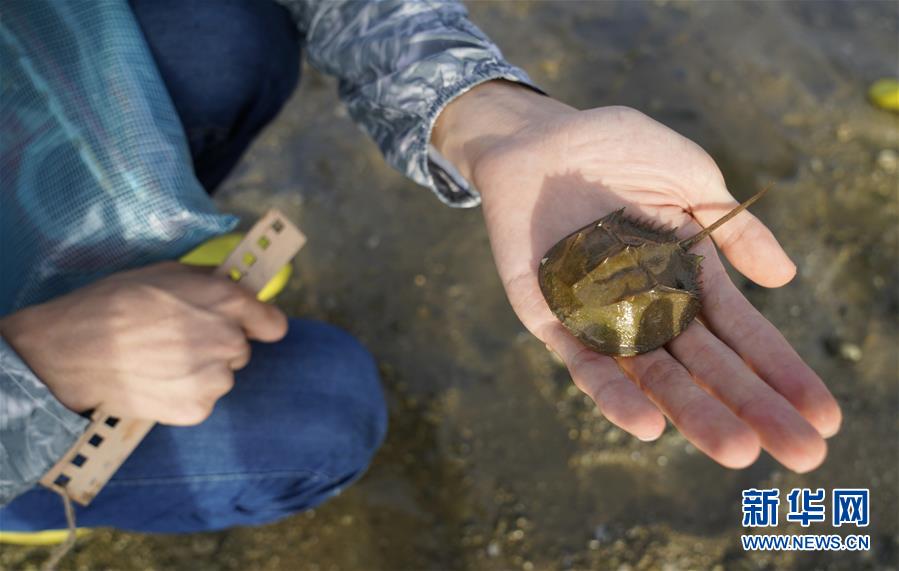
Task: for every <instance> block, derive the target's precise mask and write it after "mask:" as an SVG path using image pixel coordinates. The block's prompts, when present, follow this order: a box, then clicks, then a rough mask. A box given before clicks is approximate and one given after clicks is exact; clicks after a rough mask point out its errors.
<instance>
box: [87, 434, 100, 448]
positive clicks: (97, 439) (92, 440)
mask: <svg viewBox="0 0 899 571" xmlns="http://www.w3.org/2000/svg"><path fill="white" fill-rule="evenodd" d="M87 443H88V444H90V445H91V446H94V447H97V446H100V444H102V443H103V437H102V436H100V435H99V434H94V435H93V436H91V437H90V440H88V441H87Z"/></svg>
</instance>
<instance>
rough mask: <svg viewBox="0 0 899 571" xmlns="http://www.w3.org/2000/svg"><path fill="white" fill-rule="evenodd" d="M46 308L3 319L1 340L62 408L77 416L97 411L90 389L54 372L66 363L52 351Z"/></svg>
mask: <svg viewBox="0 0 899 571" xmlns="http://www.w3.org/2000/svg"><path fill="white" fill-rule="evenodd" d="M50 303H52V302H50ZM47 306H48V304H41V305H33V306H29V307H25V308H23V309H20V310H18V311H16V312H15V313H12V314H10V315H7V316H5V317H3V318H2V319H0V337H2V338H3V340H4V341H6V343H7V344H8V345H9V346H10V347H11V348H12V349H13V350H14V351H15V352H16V355H18V357H19V358H20V359H21V360H22V362H23V363H25V364H26V365H27V366H28V367H29V368H30V369H31V371H32V372H33V373H34V374H35V375H36V376H37V378H38V380H40V381H41V382H42V383H43V384H44V385H46V387H47V388H48V389H49V390H50V392H51V393H53V395H54V396H55V397H56V398H57V400H59V401H60V402H61V403H62V404H63V405H65V406H66V407H67V408H69V409H70V410H73V411H75V412H83V411H85V410H88V409H91V408H94V407H95V406H96V404H97V403H96V402H95V400H96V399H94V397H93V395H90V394H88V391H87V388H88V387H87V386H83V385H82V384H81V383H77V382H67V381H69V379H68V378H67V377H68V376H67V375H63V376H60V375H56V374H54V373H53V372H52V369H53V368H54V367H53V365H52V363H54V362H56V364H57V365H58V364H59V363H61V362H64V361H65V356H64V355H61V354H60V352H59V351H58V350H56V349H55V348H54V347H53V345H54V343H53V342H52V336H50V338H48V335H47V332H48V328H49V327H51V325H50V324H51V323H53V322H54V321H53V320H50V319H48V316H47V315H45V313H46V312H47V311H48V307H47Z"/></svg>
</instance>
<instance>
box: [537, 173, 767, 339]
mask: <svg viewBox="0 0 899 571" xmlns="http://www.w3.org/2000/svg"><path fill="white" fill-rule="evenodd" d="M768 188H770V187H768ZM768 188H765V189H763V190H761V191H760V192H758V193H757V194H756V195H755V196H753V197H752V198H750V199H749V200H747V201H746V202H744V203H742V204H740V205H739V206H737V207H736V208H734V209H733V210H731V211H730V212H729V213H727V214H725V215H724V216H722V217H721V218H720V219H719V220H717V221H716V222H715V223H714V224H712V225H711V226H709V227H708V228H705V229H704V230H702V231H701V232H699V233H697V234H696V235H694V236H691V237H690V238H687V239H685V240H678V239H677V238H676V237H675V229H670V228H665V227H662V226H659V225H656V224H651V223H648V222H644V221H641V220H638V219H635V218H630V217H628V216H626V215H625V214H624V208H622V209H620V210H616V211H615V212H612V213H611V214H608V215H606V216H604V217H603V218H600V219H599V220H597V221H595V222H592V223H590V224H588V225H587V226H584V227H583V228H581V229H579V230H577V231H575V232H573V233H571V234H569V235H568V236H566V237H565V238H562V239H561V240H560V241H559V242H558V243H556V245H555V246H553V247H552V248H550V249H549V251H548V252H547V253H546V255H545V256H544V257H543V259H542V260H541V261H540V270H539V274H538V277H539V282H540V290H541V291H542V292H543V297H545V298H546V302H547V303H548V304H549V307H550V309H551V310H552V312H553V313H554V314H555V315H556V317H557V318H558V319H559V321H561V322H562V324H563V325H565V327H567V328H568V329H569V330H570V331H571V332H572V333H573V334H574V335H575V336H576V337H577V338H578V339H580V340H581V342H583V343H584V344H585V345H586V346H588V347H590V348H592V349H594V350H596V351H598V352H600V353H604V354H606V355H618V356H633V355H638V354H640V353H646V352H648V351H652V350H653V349H656V348H658V347H661V346H662V345H664V344H665V343H667V342H669V341H671V340H672V339H674V338H675V337H677V336H678V335H680V333H681V332H683V331H684V329H686V328H687V326H688V325H689V324H690V322H691V321H692V320H693V318H695V317H696V315H697V314H698V313H699V311H700V309H701V307H702V306H701V301H700V283H699V275H700V272H701V269H702V265H701V264H702V256H699V255H696V254H691V253H690V252H689V250H690V248H692V247H693V246H694V245H696V244H697V243H698V242H700V241H701V240H703V239H705V238H706V237H707V236H709V234H711V233H712V232H713V231H714V230H716V229H717V228H718V227H719V226H721V225H722V224H724V223H726V222H727V221H729V220H730V219H731V218H733V217H734V216H736V215H737V214H739V213H740V212H742V211H743V210H745V209H746V208H748V207H749V206H750V205H752V204H753V203H754V202H755V201H757V200H758V199H760V198H761V197H762V196H764V194H765V193H766V192H767V191H768Z"/></svg>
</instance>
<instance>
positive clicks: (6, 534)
mask: <svg viewBox="0 0 899 571" xmlns="http://www.w3.org/2000/svg"><path fill="white" fill-rule="evenodd" d="M90 532H91V530H89V529H84V528H79V529H76V530H75V535H76V537H78V538H82V537H84V536H85V535H88V534H89V533H90ZM68 536H69V530H67V529H48V530H46V531H0V543H6V544H9V545H59V544H60V543H62V542H63V541H65V540H66V537H68Z"/></svg>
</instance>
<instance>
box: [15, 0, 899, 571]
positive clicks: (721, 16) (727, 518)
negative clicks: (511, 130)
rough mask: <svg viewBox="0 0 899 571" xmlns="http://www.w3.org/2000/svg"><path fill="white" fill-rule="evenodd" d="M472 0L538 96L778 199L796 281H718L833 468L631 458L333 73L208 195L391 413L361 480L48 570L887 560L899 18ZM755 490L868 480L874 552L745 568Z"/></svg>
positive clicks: (482, 235) (454, 221)
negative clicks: (891, 102) (662, 131)
mask: <svg viewBox="0 0 899 571" xmlns="http://www.w3.org/2000/svg"><path fill="white" fill-rule="evenodd" d="M469 6H470V8H471V13H472V19H473V20H474V21H475V22H476V23H477V24H478V25H480V26H481V27H482V28H483V29H484V30H485V31H487V32H488V33H489V34H490V35H491V36H492V37H493V38H494V39H495V40H496V41H497V43H499V44H500V46H501V47H502V48H503V49H504V51H505V53H506V55H507V57H508V58H509V59H510V60H511V61H513V62H514V63H516V64H518V65H521V66H522V67H524V68H525V69H526V70H527V71H528V72H529V73H530V74H531V76H532V77H533V78H534V79H535V80H536V81H537V82H538V83H539V84H540V85H542V86H543V87H544V88H545V89H546V90H547V91H548V92H550V93H551V94H553V95H554V96H556V97H558V98H560V99H562V100H564V101H567V102H569V103H571V104H573V105H575V106H578V107H581V108H587V107H591V106H601V105H610V104H623V105H629V106H632V107H636V108H637V109H640V110H642V111H643V112H645V113H647V114H649V115H651V116H652V117H654V118H656V119H658V120H659V121H661V122H663V123H665V124H667V125H669V126H670V127H672V128H674V129H676V130H678V131H679V132H681V133H683V134H685V135H687V136H688V137H690V138H692V139H693V140H695V141H696V142H698V143H699V144H700V145H702V146H703V147H705V148H706V149H707V150H708V151H709V152H710V153H711V154H712V155H713V156H714V157H715V158H716V160H717V161H718V163H719V164H720V165H721V167H722V170H723V171H724V173H725V176H726V179H727V181H728V183H729V186H730V187H731V188H732V189H733V192H734V193H735V194H736V195H737V196H738V198H745V197H747V196H748V195H749V194H750V193H751V192H752V190H753V189H755V188H757V187H758V186H759V185H760V184H761V183H762V182H765V181H774V182H775V183H776V188H777V190H776V192H772V193H771V194H769V196H768V197H767V198H766V199H765V200H764V201H762V202H761V203H759V204H758V205H757V207H756V208H755V212H756V213H757V215H758V216H759V217H761V218H762V219H763V220H764V221H765V222H766V223H767V224H768V225H769V226H770V227H771V228H772V229H773V230H774V232H775V233H776V234H777V235H778V236H779V237H780V238H781V240H782V242H783V244H784V246H785V248H786V250H787V251H788V252H789V253H790V255H791V256H792V258H793V259H794V260H795V261H796V262H797V265H798V266H799V275H798V276H797V278H796V279H795V280H794V281H793V282H792V283H791V284H789V285H788V286H786V287H784V288H780V289H778V290H766V289H762V288H758V287H755V286H753V285H751V284H750V283H749V282H747V281H746V280H745V279H743V278H741V277H739V276H736V275H735V280H737V283H738V284H739V285H740V286H741V287H742V288H743V290H744V291H745V293H746V295H747V296H748V297H749V298H750V299H751V300H752V302H753V303H754V304H755V305H756V306H757V307H759V308H760V310H761V311H762V312H763V313H764V314H765V315H766V316H767V317H768V318H769V319H770V320H771V321H772V322H774V323H775V324H776V325H777V326H779V327H780V329H781V330H782V331H783V333H784V334H785V336H786V337H787V338H788V339H789V340H790V342H791V343H792V344H793V345H794V346H795V347H796V348H797V350H798V351H799V353H800V354H801V355H802V356H803V357H804V358H805V359H806V360H807V361H808V362H809V363H810V364H811V365H812V367H814V368H815V369H816V370H817V371H818V372H819V373H820V375H821V376H822V377H823V378H824V379H825V380H826V382H827V384H828V385H829V386H830V388H831V390H832V391H833V392H834V393H835V395H836V396H837V398H838V399H839V401H840V403H841V404H842V407H843V412H844V416H845V420H844V424H843V429H842V431H841V432H840V434H839V435H837V436H836V437H835V438H833V439H832V440H831V441H830V454H829V456H828V459H827V461H826V463H825V464H824V465H823V466H822V467H821V468H819V469H818V470H816V471H814V472H813V473H811V474H807V475H802V476H799V475H796V474H793V473H790V472H789V471H786V470H784V469H783V468H781V467H779V466H778V464H776V463H775V462H774V461H772V460H771V459H770V458H769V457H767V456H764V455H763V456H762V458H761V459H760V460H759V461H758V462H757V463H756V464H755V465H753V466H752V467H750V468H749V469H746V470H742V471H731V470H726V469H724V468H721V467H719V466H718V465H716V464H714V463H713V462H711V461H710V460H708V459H706V458H705V457H703V455H702V454H700V453H698V452H697V451H696V450H695V449H694V448H693V447H692V446H690V445H689V444H688V443H687V442H686V441H685V440H684V439H683V438H682V437H681V436H680V435H679V434H678V433H677V432H676V431H675V430H674V429H672V428H670V427H669V429H668V430H667V431H666V432H665V434H664V435H663V436H662V438H660V439H659V440H658V441H656V442H654V443H648V444H647V443H641V442H639V441H637V440H635V439H634V438H632V437H630V436H628V435H627V434H625V433H623V432H622V431H620V430H618V429H617V428H615V427H613V426H612V425H611V424H610V423H609V422H608V421H606V420H605V419H604V418H603V417H602V416H601V415H599V414H598V413H597V411H596V410H595V409H594V407H593V406H592V404H590V403H589V402H588V401H586V399H585V397H583V396H582V395H581V394H579V392H578V391H577V390H576V389H575V388H574V387H573V386H572V385H571V383H570V381H569V379H568V375H567V373H566V371H565V370H564V369H563V368H561V367H560V366H559V365H558V364H557V363H556V362H555V361H554V360H553V358H552V357H551V355H550V354H549V353H548V352H547V351H546V350H545V349H544V347H543V346H542V345H541V344H540V343H539V342H538V341H536V340H535V339H534V338H532V337H531V336H530V335H529V334H528V333H527V332H526V331H525V330H524V329H523V327H522V326H521V325H520V324H519V322H518V321H517V319H516V317H515V316H514V315H513V313H512V311H511V309H510V308H509V306H508V304H507V302H506V300H505V297H504V294H503V290H502V287H501V284H500V282H499V280H498V278H497V276H496V273H495V270H494V268H493V265H492V260H491V255H490V251H489V248H488V242H487V236H486V232H485V229H484V226H483V222H482V220H481V214H480V212H479V210H477V209H473V210H467V211H460V210H453V209H450V208H447V207H444V206H442V205H441V204H440V203H439V202H438V201H437V200H436V199H435V198H434V197H433V196H431V195H430V193H429V192H428V191H427V190H424V189H421V188H418V187H416V186H415V185H414V184H412V183H410V182H409V181H407V180H405V179H404V178H402V177H401V176H400V175H398V174H397V173H395V172H393V171H391V170H390V169H389V168H388V167H387V166H385V165H384V163H383V162H382V161H381V159H380V157H379V154H378V152H377V149H376V148H375V146H374V145H373V144H372V143H371V142H370V141H369V140H367V139H366V138H365V137H364V136H363V135H362V134H361V133H360V132H359V131H358V130H357V129H356V127H355V126H354V125H353V124H352V123H351V121H350V120H349V119H348V118H347V115H346V112H345V111H344V110H343V108H342V107H341V106H340V104H339V102H338V101H337V98H336V96H335V91H336V85H335V82H334V80H332V79H330V78H326V77H324V76H322V75H319V74H318V73H317V72H315V71H314V70H311V69H306V70H304V79H303V83H302V86H301V88H300V89H299V91H298V92H297V93H296V95H295V97H294V98H293V99H292V101H291V102H290V103H289V105H288V106H287V107H286V108H285V109H284V111H283V113H282V114H281V116H280V117H279V119H278V120H277V121H276V123H274V124H273V125H272V126H271V127H270V128H269V129H268V130H267V131H266V132H265V133H264V135H263V136H262V137H261V138H260V139H259V140H258V141H257V142H256V144H255V145H254V146H253V148H252V149H251V151H250V152H249V154H248V155H247V156H246V158H245V160H244V161H243V162H242V164H241V165H240V167H239V168H238V169H237V171H236V172H235V173H234V175H233V176H232V177H231V178H230V179H229V180H228V182H227V184H226V185H225V188H224V189H223V190H222V191H221V192H220V193H219V195H218V200H219V203H220V205H221V207H222V208H223V209H227V210H230V211H234V212H237V213H239V214H241V215H243V216H244V217H245V219H246V220H252V219H253V218H255V217H256V216H257V215H259V214H261V213H262V212H263V211H264V210H265V209H266V208H268V207H270V206H275V207H278V208H281V209H282V210H283V211H284V212H286V213H287V214H288V215H289V216H291V217H292V218H293V219H294V220H296V221H297V222H298V223H299V225H300V226H301V227H302V228H303V229H304V230H305V232H306V233H307V234H308V235H309V238H310V241H309V244H308V245H307V246H306V248H305V249H304V250H303V252H302V253H301V254H300V256H299V257H298V258H297V260H296V262H295V264H296V270H297V271H296V273H295V277H294V278H293V280H292V282H291V283H290V286H289V290H288V291H287V292H286V294H285V295H283V296H282V297H281V298H280V300H279V304H280V305H281V306H282V307H283V308H284V309H285V310H286V311H287V312H289V314H291V315H294V316H305V317H314V318H319V319H324V320H328V321H331V322H333V323H336V324H338V325H340V326H342V327H344V328H346V329H348V330H349V331H351V332H352V333H354V334H355V335H357V336H358V337H359V338H360V339H362V340H363V342H364V343H365V344H366V345H367V346H368V347H369V348H370V350H371V351H372V353H373V354H374V355H375V357H376V358H377V360H378V362H379V364H380V367H381V371H382V374H383V379H384V384H385V387H386V390H387V392H388V395H389V406H390V420H391V427H390V434H389V436H388V439H387V442H386V444H385V445H384V447H383V449H382V450H381V451H380V453H379V454H378V456H377V458H376V459H375V462H374V464H373V466H372V467H371V469H370V471H369V472H368V474H367V475H366V476H365V477H364V478H363V479H362V480H361V481H360V482H359V483H358V484H357V485H356V486H354V487H352V488H350V489H348V490H347V491H345V492H344V493H343V495H342V496H340V497H338V498H337V499H335V500H333V501H332V502H330V503H328V504H326V505H324V506H322V507H321V508H319V509H316V510H315V511H313V512H308V513H305V514H300V515H297V516H295V517H292V518H289V519H287V520H285V521H282V522H280V523H277V524H274V525H271V526H267V527H262V528H257V529H234V530H230V531H225V532H220V533H210V534H199V535H192V536H180V537H170V536H148V535H139V534H128V533H119V532H112V531H99V532H96V533H95V534H94V535H93V536H92V537H90V538H89V539H86V540H84V541H82V542H80V543H79V545H78V547H77V549H76V551H75V553H74V554H72V555H71V556H70V557H69V558H68V559H67V560H66V561H65V563H64V565H63V566H62V568H63V569H123V570H126V569H128V570H130V569H142V570H143V569H160V570H161V569H172V570H191V571H193V570H203V569H210V570H213V569H226V570H232V569H233V570H250V569H288V570H307V569H308V570H321V571H331V570H334V571H336V570H347V571H349V570H362V569H364V570H385V571H387V570H403V569H429V570H430V569H433V570H444V569H446V570H456V569H471V570H484V571H494V570H513V569H514V570H518V569H521V570H525V571H528V570H532V569H533V570H561V569H613V570H619V571H625V570H643V569H663V570H666V571H668V570H671V571H673V570H688V569H696V570H705V569H712V570H725V569H727V570H731V569H737V570H743V569H746V570H750V569H763V570H769V569H770V570H774V569H793V570H813V569H814V570H817V569H846V570H867V569H871V570H873V569H878V570H880V569H896V568H897V567H899V562H897V558H899V521H897V520H899V484H897V471H899V439H897V434H899V430H897V429H899V426H897V422H899V421H897V419H899V414H897V412H899V386H897V385H899V379H897V374H899V364H897V347H899V331H897V328H899V325H897V324H899V319H897V317H899V299H897V292H899V264H897V251H896V248H897V240H899V218H897V216H899V214H897V176H899V174H897V169H899V164H897V163H899V156H897V152H899V127H897V117H899V115H896V114H891V113H889V112H886V111H882V110H878V109H876V108H874V107H873V106H872V105H871V104H869V103H868V102H867V100H866V98H865V91H866V88H867V86H868V85H869V84H870V83H871V82H872V81H874V80H875V79H878V78H879V77H882V76H889V75H892V74H896V73H897V57H899V55H897V54H899V45H897V37H899V36H897V33H899V31H897V28H899V4H897V3H896V2H845V3H827V2H802V3H798V2H797V3H773V2H762V3H742V2H691V3H681V2H653V3H634V2H627V3H625V2H620V3H619V2H564V3H563V2H552V3H550V2H472V3H470V4H469ZM750 487H758V488H761V487H765V488H770V487H777V488H780V489H781V490H785V491H786V490H789V489H790V488H793V487H809V488H817V487H823V488H826V489H828V490H829V489H831V488H833V487H867V488H870V489H871V496H872V500H871V506H872V516H871V517H872V523H871V525H870V526H869V527H867V528H866V529H864V530H858V531H860V532H862V533H866V534H870V536H871V550H870V551H868V552H863V553H851V552H841V553H811V552H807V553H747V552H744V551H743V549H742V548H741V546H740V543H739V536H740V535H741V533H743V531H744V530H743V529H742V528H741V526H740V523H741V512H740V494H741V491H742V490H743V489H745V488H750ZM784 493H785V492H784ZM808 531H811V532H813V533H831V532H833V531H836V530H833V529H832V528H831V527H830V526H829V524H826V525H820V526H819V527H813V528H810V530H808ZM776 532H778V533H791V532H801V528H798V527H793V526H792V524H791V525H790V526H784V525H782V526H780V527H779V528H777V531H776ZM851 532H852V529H851V528H850V529H849V530H847V529H846V528H845V527H844V528H842V529H841V530H839V533H841V534H845V533H851ZM45 556H46V551H45V550H43V549H34V548H32V549H26V548H10V547H3V548H2V555H0V563H2V565H3V566H4V567H5V568H9V569H19V568H24V569H27V568H36V566H37V565H39V563H40V562H41V561H42V560H43V559H44V557H45Z"/></svg>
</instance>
